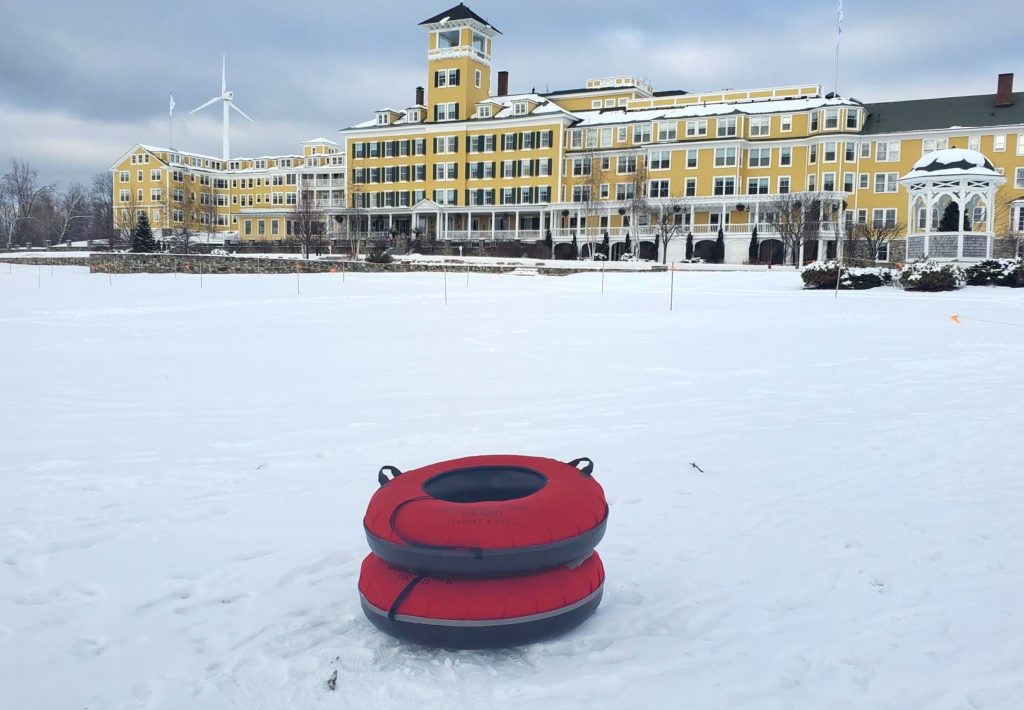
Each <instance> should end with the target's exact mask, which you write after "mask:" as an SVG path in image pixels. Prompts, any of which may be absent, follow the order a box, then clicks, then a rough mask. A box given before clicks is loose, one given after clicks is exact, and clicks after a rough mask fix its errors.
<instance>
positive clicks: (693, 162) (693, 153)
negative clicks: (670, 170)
mask: <svg viewBox="0 0 1024 710" xmlns="http://www.w3.org/2000/svg"><path fill="white" fill-rule="evenodd" d="M686 167H687V168H688V169H693V168H696V167H697V150H696V148H694V149H691V150H688V151H686Z"/></svg>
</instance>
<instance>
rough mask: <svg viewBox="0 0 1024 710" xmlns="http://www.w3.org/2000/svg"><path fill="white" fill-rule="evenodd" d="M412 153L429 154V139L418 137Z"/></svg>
mask: <svg viewBox="0 0 1024 710" xmlns="http://www.w3.org/2000/svg"><path fill="white" fill-rule="evenodd" d="M412 154H413V155H426V154H427V139H426V138H417V139H416V140H414V141H413V142H412Z"/></svg>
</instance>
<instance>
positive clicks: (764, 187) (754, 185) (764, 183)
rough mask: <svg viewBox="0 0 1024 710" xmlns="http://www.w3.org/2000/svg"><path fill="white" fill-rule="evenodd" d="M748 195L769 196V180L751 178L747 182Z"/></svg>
mask: <svg viewBox="0 0 1024 710" xmlns="http://www.w3.org/2000/svg"><path fill="white" fill-rule="evenodd" d="M747 194H748V195H767V194H768V178H766V177H762V178H749V179H748V180H747Z"/></svg>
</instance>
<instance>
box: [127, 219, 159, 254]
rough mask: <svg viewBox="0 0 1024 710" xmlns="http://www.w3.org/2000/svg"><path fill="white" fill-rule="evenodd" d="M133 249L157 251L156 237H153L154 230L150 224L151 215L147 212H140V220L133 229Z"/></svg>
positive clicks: (137, 250)
mask: <svg viewBox="0 0 1024 710" xmlns="http://www.w3.org/2000/svg"><path fill="white" fill-rule="evenodd" d="M132 251H133V252H142V253H148V252H154V251H156V239H154V238H153V230H152V229H151V228H150V226H149V217H147V216H146V213H145V212H140V213H139V221H138V223H137V224H136V225H135V229H133V230H132Z"/></svg>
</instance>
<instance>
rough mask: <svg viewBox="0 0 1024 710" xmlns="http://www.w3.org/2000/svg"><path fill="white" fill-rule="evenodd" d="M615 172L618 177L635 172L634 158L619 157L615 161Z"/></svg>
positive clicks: (632, 156) (630, 156)
mask: <svg viewBox="0 0 1024 710" xmlns="http://www.w3.org/2000/svg"><path fill="white" fill-rule="evenodd" d="M615 172H617V173H618V174H619V175H625V174H627V173H635V172H636V156H635V155H620V156H619V157H618V158H616V159H615Z"/></svg>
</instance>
